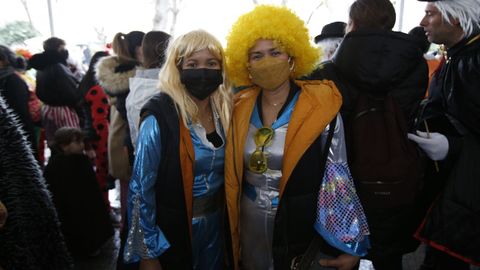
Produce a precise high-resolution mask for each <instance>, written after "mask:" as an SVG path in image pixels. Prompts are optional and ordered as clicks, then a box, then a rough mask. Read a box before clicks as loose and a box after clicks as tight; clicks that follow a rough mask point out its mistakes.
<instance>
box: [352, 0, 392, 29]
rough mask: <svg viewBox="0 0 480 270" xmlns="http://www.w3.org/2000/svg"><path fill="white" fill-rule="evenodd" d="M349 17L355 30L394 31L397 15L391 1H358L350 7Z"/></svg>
mask: <svg viewBox="0 0 480 270" xmlns="http://www.w3.org/2000/svg"><path fill="white" fill-rule="evenodd" d="M349 17H350V20H351V21H352V22H353V26H354V30H359V29H364V28H369V29H381V30H392V28H393V26H394V25H395V19H396V14H395V8H394V7H393V5H392V3H391V2H390V1H389V0H357V1H355V2H353V4H352V5H351V6H350V12H349Z"/></svg>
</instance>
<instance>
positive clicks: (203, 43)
mask: <svg viewBox="0 0 480 270" xmlns="http://www.w3.org/2000/svg"><path fill="white" fill-rule="evenodd" d="M203 49H207V50H208V51H209V52H210V53H211V54H212V55H214V56H215V57H216V58H218V59H219V60H221V63H222V74H223V84H221V85H220V86H219V87H218V89H217V90H216V91H215V92H214V93H213V94H212V96H211V102H213V106H214V108H215V111H216V112H217V113H218V114H219V116H220V120H221V122H222V126H223V128H224V130H225V132H226V131H227V127H228V124H229V121H230V113H231V106H232V105H231V100H232V92H231V88H230V83H229V81H228V77H227V74H226V71H225V66H226V64H225V52H224V51H223V48H222V45H221V44H220V42H219V41H218V40H217V39H216V38H215V37H214V36H213V35H211V34H209V33H208V32H206V31H203V30H196V31H192V32H189V33H187V34H185V35H182V36H180V37H178V38H177V39H175V40H174V41H173V42H171V43H170V44H169V46H168V49H167V58H166V60H165V64H164V65H163V67H162V69H161V70H160V74H159V80H160V82H159V87H160V89H161V91H162V92H164V93H166V94H168V95H169V96H170V97H171V98H172V99H173V101H174V102H175V103H176V105H177V111H178V113H179V114H180V116H181V117H182V119H183V122H184V124H185V125H187V121H188V120H190V121H192V122H193V123H196V122H198V121H199V115H198V113H199V112H198V107H197V105H196V104H195V102H194V101H193V99H192V98H191V97H190V95H189V94H188V92H187V90H186V89H185V86H184V85H183V84H182V83H181V81H180V70H181V66H182V64H183V61H184V60H185V59H186V58H187V57H190V56H192V55H193V54H194V53H195V52H198V51H201V50H203Z"/></svg>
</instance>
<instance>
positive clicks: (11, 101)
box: [0, 45, 37, 156]
mask: <svg viewBox="0 0 480 270" xmlns="http://www.w3.org/2000/svg"><path fill="white" fill-rule="evenodd" d="M22 61H23V59H21V58H19V57H16V56H15V54H14V53H13V52H12V51H11V50H10V49H9V48H8V47H5V46H3V45H0V94H1V95H2V97H3V98H4V99H5V101H6V102H7V103H8V105H9V106H10V108H11V109H12V110H13V111H14V113H15V114H16V115H17V116H18V117H19V120H20V123H21V124H22V128H23V130H24V131H25V133H26V136H27V139H28V141H29V142H30V144H31V149H32V150H33V152H34V153H36V149H37V147H36V145H37V144H36V140H35V132H34V125H33V121H32V118H31V116H30V113H29V111H28V100H29V96H30V92H29V91H28V86H27V84H26V83H25V81H24V80H23V79H22V78H21V77H20V76H19V75H18V74H17V73H16V69H17V68H20V67H21V65H22V64H23V62H22ZM34 155H35V156H36V154H34Z"/></svg>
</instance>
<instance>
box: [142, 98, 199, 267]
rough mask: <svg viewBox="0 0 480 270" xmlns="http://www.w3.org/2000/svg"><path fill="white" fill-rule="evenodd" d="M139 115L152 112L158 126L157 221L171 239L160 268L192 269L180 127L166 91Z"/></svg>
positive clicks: (168, 238)
mask: <svg viewBox="0 0 480 270" xmlns="http://www.w3.org/2000/svg"><path fill="white" fill-rule="evenodd" d="M141 115H142V118H144V117H145V116H147V115H153V116H155V118H156V120H157V123H158V125H159V127H160V136H161V145H162V149H161V157H162V158H161V162H160V166H159V170H158V176H157V182H156V184H155V195H156V204H157V225H158V226H159V227H160V229H161V230H162V232H163V233H164V234H165V237H166V238H167V240H168V241H169V243H170V248H169V249H167V250H166V251H165V253H163V254H162V255H161V256H160V257H159V260H160V263H161V265H162V268H163V269H167V270H169V269H173V270H176V269H192V268H193V262H192V245H191V239H190V233H189V226H190V223H191V220H188V215H187V210H186V204H185V195H184V187H183V181H182V168H181V164H180V151H179V149H180V127H179V123H180V122H179V118H178V113H177V111H176V109H175V104H174V102H173V100H172V99H171V98H170V97H169V96H168V95H167V94H163V93H160V94H157V95H155V96H153V97H152V98H151V99H150V100H149V101H148V102H147V103H146V104H145V106H144V107H143V108H142V110H141Z"/></svg>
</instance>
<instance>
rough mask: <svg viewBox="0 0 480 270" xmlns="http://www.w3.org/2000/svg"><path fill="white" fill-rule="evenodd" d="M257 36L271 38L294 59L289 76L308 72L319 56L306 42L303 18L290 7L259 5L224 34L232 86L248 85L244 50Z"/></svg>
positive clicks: (245, 51)
mask: <svg viewBox="0 0 480 270" xmlns="http://www.w3.org/2000/svg"><path fill="white" fill-rule="evenodd" d="M258 39H271V40H275V41H277V42H278V43H279V45H281V46H282V48H283V49H284V50H285V52H286V53H287V54H288V55H289V56H291V57H292V58H293V59H294V61H295V70H294V73H293V77H295V78H297V77H300V76H303V75H307V74H309V73H310V72H311V71H312V70H313V69H314V68H315V65H316V63H317V60H318V58H319V57H320V52H319V50H318V49H316V48H315V47H313V46H312V44H311V43H310V37H309V34H308V29H307V28H306V27H305V24H304V22H303V21H302V20H301V19H300V18H299V17H298V16H297V15H295V14H294V13H293V12H292V11H291V10H290V9H288V8H285V7H277V6H272V5H259V6H257V7H255V9H254V10H252V11H250V12H249V13H246V14H244V15H242V16H240V18H239V19H238V20H237V22H235V23H234V24H233V26H232V29H231V31H230V34H229V35H228V37H227V48H226V50H225V56H226V60H227V72H228V74H229V77H230V79H231V80H232V81H233V83H234V84H235V85H236V86H245V85H251V84H252V82H251V80H250V78H249V76H248V69H247V67H248V51H249V50H250V48H252V47H253V46H254V45H255V42H256V41H257V40H258Z"/></svg>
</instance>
